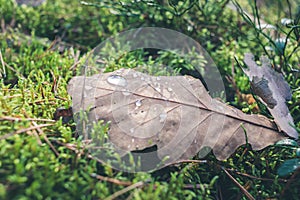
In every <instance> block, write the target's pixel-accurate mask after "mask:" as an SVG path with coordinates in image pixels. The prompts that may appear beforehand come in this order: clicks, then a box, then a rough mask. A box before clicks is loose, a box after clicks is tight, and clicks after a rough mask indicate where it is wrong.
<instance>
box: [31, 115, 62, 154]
mask: <svg viewBox="0 0 300 200" xmlns="http://www.w3.org/2000/svg"><path fill="white" fill-rule="evenodd" d="M25 114H26V113H25ZM31 124H33V125H34V126H38V124H37V123H36V122H35V121H31ZM37 131H38V132H39V135H42V136H43V138H44V140H45V141H46V143H47V144H48V145H49V146H50V148H51V149H52V151H53V152H54V153H55V155H56V156H57V157H58V156H59V153H58V151H57V150H56V149H55V147H54V146H53V145H52V143H51V142H50V141H49V139H48V138H47V135H46V134H45V133H44V131H43V130H42V129H41V128H39V127H38V128H37Z"/></svg>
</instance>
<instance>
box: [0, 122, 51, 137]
mask: <svg viewBox="0 0 300 200" xmlns="http://www.w3.org/2000/svg"><path fill="white" fill-rule="evenodd" d="M52 125H53V124H40V125H37V126H31V127H28V128H24V129H20V130H17V131H15V132H12V133H7V134H5V135H3V136H1V137H0V140H4V139H7V138H9V137H11V136H13V135H16V134H20V133H24V132H27V131H31V130H36V129H38V128H44V127H47V126H52Z"/></svg>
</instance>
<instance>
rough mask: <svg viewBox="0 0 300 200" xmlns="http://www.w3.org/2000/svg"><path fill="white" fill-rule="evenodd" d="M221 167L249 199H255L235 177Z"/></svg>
mask: <svg viewBox="0 0 300 200" xmlns="http://www.w3.org/2000/svg"><path fill="white" fill-rule="evenodd" d="M222 169H223V171H224V172H225V173H226V175H227V176H228V177H229V178H230V179H231V180H232V181H233V182H234V183H235V184H236V185H237V186H238V187H239V188H240V190H241V191H242V192H243V193H244V195H245V196H246V197H247V198H248V199H249V200H255V198H254V197H253V196H252V195H251V194H250V193H249V192H248V191H247V190H246V189H245V188H244V187H243V186H242V185H241V184H240V183H239V182H238V181H237V180H235V178H233V176H231V175H230V173H229V172H228V171H227V170H226V169H225V168H223V167H222Z"/></svg>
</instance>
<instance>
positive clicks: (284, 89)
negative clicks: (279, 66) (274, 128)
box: [243, 53, 298, 138]
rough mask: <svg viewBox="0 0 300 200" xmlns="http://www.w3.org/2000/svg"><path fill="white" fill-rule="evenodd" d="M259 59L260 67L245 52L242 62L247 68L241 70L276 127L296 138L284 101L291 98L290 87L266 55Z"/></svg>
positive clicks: (251, 56) (291, 119)
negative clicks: (272, 118) (266, 108)
mask: <svg viewBox="0 0 300 200" xmlns="http://www.w3.org/2000/svg"><path fill="white" fill-rule="evenodd" d="M260 61H261V63H262V66H261V67H260V66H258V65H257V64H256V62H255V61H254V56H253V55H252V54H250V53H248V54H245V58H244V62H245V64H246V65H247V66H248V68H249V69H248V70H247V69H243V71H244V73H245V74H246V75H247V76H248V77H249V79H250V81H251V82H250V84H251V88H252V90H253V92H254V93H255V94H256V95H258V96H259V97H260V99H261V100H262V102H263V103H264V104H265V105H266V106H267V107H268V110H269V111H270V113H271V115H272V116H273V117H274V121H275V123H276V124H277V125H278V128H279V129H280V130H281V131H284V132H285V133H286V134H288V135H289V136H290V137H293V138H298V132H297V131H296V129H295V128H293V126H295V125H294V121H293V118H292V116H291V114H290V112H289V109H288V107H287V105H286V101H288V100H291V98H292V94H291V90H290V87H289V85H288V83H287V82H286V81H285V80H284V77H283V76H282V74H279V73H277V72H276V71H274V70H273V69H272V68H271V64H270V61H269V59H268V58H267V57H265V56H262V57H261V58H260Z"/></svg>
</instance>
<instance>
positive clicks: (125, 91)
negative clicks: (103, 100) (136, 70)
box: [122, 90, 131, 96]
mask: <svg viewBox="0 0 300 200" xmlns="http://www.w3.org/2000/svg"><path fill="white" fill-rule="evenodd" d="M122 94H123V95H124V96H128V95H130V94H131V92H130V91H129V90H122Z"/></svg>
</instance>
